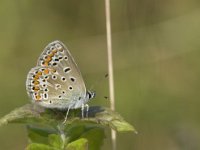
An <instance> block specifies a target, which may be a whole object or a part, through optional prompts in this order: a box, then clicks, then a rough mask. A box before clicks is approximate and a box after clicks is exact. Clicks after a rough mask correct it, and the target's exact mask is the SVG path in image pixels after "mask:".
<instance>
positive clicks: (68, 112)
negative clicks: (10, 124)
mask: <svg viewBox="0 0 200 150" xmlns="http://www.w3.org/2000/svg"><path fill="white" fill-rule="evenodd" d="M70 108H71V107H68V109H67V113H66V116H65V120H64V121H63V124H65V122H66V121H67V117H68V114H69V110H70Z"/></svg>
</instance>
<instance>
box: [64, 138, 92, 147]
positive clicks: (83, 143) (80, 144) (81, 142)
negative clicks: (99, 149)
mask: <svg viewBox="0 0 200 150" xmlns="http://www.w3.org/2000/svg"><path fill="white" fill-rule="evenodd" d="M66 150H89V149H88V140H87V139H84V138H80V139H78V140H76V141H74V142H71V143H69V144H68V145H67V148H66Z"/></svg>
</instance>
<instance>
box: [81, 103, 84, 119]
mask: <svg viewBox="0 0 200 150" xmlns="http://www.w3.org/2000/svg"><path fill="white" fill-rule="evenodd" d="M81 117H82V119H83V118H84V104H82V105H81Z"/></svg>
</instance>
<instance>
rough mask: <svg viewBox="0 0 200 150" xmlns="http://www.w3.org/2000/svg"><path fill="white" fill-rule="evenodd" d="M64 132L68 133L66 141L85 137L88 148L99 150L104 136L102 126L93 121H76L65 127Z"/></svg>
mask: <svg viewBox="0 0 200 150" xmlns="http://www.w3.org/2000/svg"><path fill="white" fill-rule="evenodd" d="M65 133H66V134H67V135H68V142H71V141H74V140H77V139H79V138H81V137H82V138H86V139H87V140H88V147H89V149H90V150H99V149H100V147H101V146H102V145H103V140H104V138H105V134H104V128H103V127H102V126H100V125H98V124H95V123H93V122H80V121H76V123H75V122H74V123H73V124H71V125H69V126H68V128H65Z"/></svg>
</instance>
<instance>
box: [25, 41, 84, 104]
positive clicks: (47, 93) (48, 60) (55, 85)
mask: <svg viewBox="0 0 200 150" xmlns="http://www.w3.org/2000/svg"><path fill="white" fill-rule="evenodd" d="M27 91H28V94H29V95H30V96H31V97H32V99H33V100H35V101H42V103H43V102H44V101H45V99H47V100H48V103H52V102H53V104H44V106H46V107H55V108H65V107H69V106H70V107H72V108H73V104H75V103H76V101H78V100H79V99H83V98H85V96H86V88H85V84H84V81H83V78H82V76H81V73H80V71H79V69H78V67H77V65H76V63H75V61H74V59H73V57H72V56H71V54H70V52H69V51H68V50H67V48H66V46H65V45H64V44H63V43H61V42H60V41H54V42H52V43H50V44H48V45H47V47H46V48H45V49H44V51H43V52H42V54H41V55H40V57H39V59H38V62H37V66H36V67H35V68H33V69H31V71H30V72H29V74H28V77H27Z"/></svg>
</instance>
